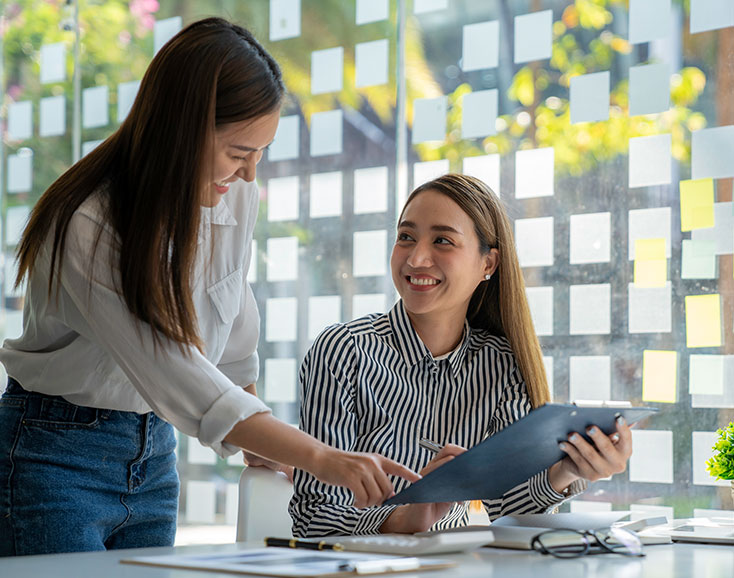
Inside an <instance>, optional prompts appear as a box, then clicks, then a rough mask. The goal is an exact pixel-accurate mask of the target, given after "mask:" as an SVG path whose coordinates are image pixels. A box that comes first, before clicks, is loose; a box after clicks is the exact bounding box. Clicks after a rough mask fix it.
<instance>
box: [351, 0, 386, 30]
mask: <svg viewBox="0 0 734 578" xmlns="http://www.w3.org/2000/svg"><path fill="white" fill-rule="evenodd" d="M389 9H390V0H357V9H356V18H355V21H356V23H357V26H361V25H362V24H369V23H370V22H379V21H380V20H387V17H388V16H389V15H390V13H389Z"/></svg>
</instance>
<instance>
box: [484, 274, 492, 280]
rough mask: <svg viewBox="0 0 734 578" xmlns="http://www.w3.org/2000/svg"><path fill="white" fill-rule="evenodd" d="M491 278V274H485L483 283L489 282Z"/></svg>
mask: <svg viewBox="0 0 734 578" xmlns="http://www.w3.org/2000/svg"><path fill="white" fill-rule="evenodd" d="M491 278H492V274H491V273H487V274H486V275H485V276H484V280H485V281H489V280H490V279H491Z"/></svg>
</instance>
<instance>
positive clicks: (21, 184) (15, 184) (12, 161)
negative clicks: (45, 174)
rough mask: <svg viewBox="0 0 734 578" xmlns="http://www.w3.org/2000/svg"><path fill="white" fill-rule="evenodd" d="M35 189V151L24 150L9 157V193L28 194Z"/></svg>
mask: <svg viewBox="0 0 734 578" xmlns="http://www.w3.org/2000/svg"><path fill="white" fill-rule="evenodd" d="M32 188H33V151H32V150H31V149H29V148H22V149H20V150H19V151H18V153H17V154H14V155H8V192H9V193H27V192H28V191H30V190H31V189H32Z"/></svg>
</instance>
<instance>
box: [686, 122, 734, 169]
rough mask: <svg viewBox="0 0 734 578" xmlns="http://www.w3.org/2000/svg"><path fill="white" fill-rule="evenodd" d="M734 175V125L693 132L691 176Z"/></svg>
mask: <svg viewBox="0 0 734 578" xmlns="http://www.w3.org/2000/svg"><path fill="white" fill-rule="evenodd" d="M726 177H734V125H728V126H719V127H714V128H704V129H701V130H694V131H692V132H691V178H692V179H706V178H712V179H723V178H726Z"/></svg>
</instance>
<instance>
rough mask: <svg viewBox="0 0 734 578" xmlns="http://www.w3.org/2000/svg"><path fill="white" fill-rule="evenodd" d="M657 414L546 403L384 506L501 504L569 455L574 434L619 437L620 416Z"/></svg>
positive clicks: (630, 420)
mask: <svg viewBox="0 0 734 578" xmlns="http://www.w3.org/2000/svg"><path fill="white" fill-rule="evenodd" d="M657 411H658V410H657V408H653V407H584V406H577V405H574V404H556V403H547V404H545V405H543V406H541V407H539V408H538V409H535V410H533V411H531V412H530V413H529V414H528V415H526V416H525V417H524V418H522V419H520V420H518V421H516V422H514V423H512V424H510V425H509V426H507V427H506V428H505V429H503V430H502V431H500V432H499V433H497V434H495V435H493V436H492V437H490V438H487V439H486V440H484V441H483V442H481V443H479V444H477V445H476V446H474V447H473V448H471V449H469V450H468V451H467V452H466V453H463V454H461V455H460V456H458V457H456V458H454V459H453V460H451V461H450V462H448V463H446V464H444V465H443V466H441V467H440V468H438V469H436V470H434V471H432V472H431V473H430V474H428V475H426V476H425V477H424V478H422V479H420V480H418V481H417V482H415V483H414V484H412V485H410V486H408V487H407V488H405V489H404V490H403V491H401V492H399V493H398V494H396V495H395V496H393V497H392V498H390V499H389V500H387V501H386V502H385V505H388V506H389V505H397V504H416V503H426V502H460V501H465V500H493V499H497V498H500V497H502V495H503V494H504V493H505V492H506V491H507V490H509V489H511V488H513V487H515V486H516V485H518V484H519V483H521V482H524V481H525V480H527V479H529V478H530V477H532V476H534V475H535V474H537V473H538V472H541V471H543V470H544V469H546V468H548V467H549V466H551V465H553V464H554V463H556V462H557V461H559V460H560V459H561V458H563V457H564V456H565V455H566V454H565V453H564V452H562V451H561V450H560V448H559V447H558V443H559V442H561V441H564V440H566V438H567V436H568V434H569V433H570V432H572V431H575V432H579V433H580V434H582V435H584V437H585V438H586V439H587V440H588V436H586V434H585V431H586V428H587V427H588V426H590V425H597V426H598V427H600V428H601V429H602V431H604V433H606V434H607V435H608V434H611V433H613V432H614V431H616V426H615V422H614V420H615V419H616V417H617V416H618V415H623V416H624V419H625V420H626V421H627V423H628V424H632V423H635V422H637V421H639V420H641V419H643V418H645V417H648V416H650V415H652V414H654V413H655V412H657Z"/></svg>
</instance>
